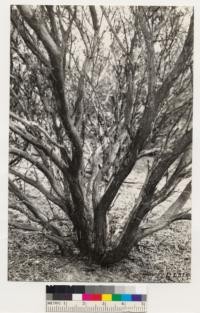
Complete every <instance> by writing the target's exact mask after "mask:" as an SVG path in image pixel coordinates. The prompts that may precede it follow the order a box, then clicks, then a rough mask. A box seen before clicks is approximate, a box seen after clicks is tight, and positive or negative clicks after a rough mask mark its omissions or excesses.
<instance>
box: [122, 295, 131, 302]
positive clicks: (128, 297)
mask: <svg viewBox="0 0 200 313" xmlns="http://www.w3.org/2000/svg"><path fill="white" fill-rule="evenodd" d="M121 301H132V295H128V294H121Z"/></svg>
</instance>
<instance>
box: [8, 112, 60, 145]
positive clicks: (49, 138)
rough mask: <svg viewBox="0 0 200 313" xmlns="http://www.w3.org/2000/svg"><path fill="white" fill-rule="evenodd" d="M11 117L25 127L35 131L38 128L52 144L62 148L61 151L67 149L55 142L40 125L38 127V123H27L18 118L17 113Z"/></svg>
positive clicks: (11, 114)
mask: <svg viewBox="0 0 200 313" xmlns="http://www.w3.org/2000/svg"><path fill="white" fill-rule="evenodd" d="M10 116H11V117H12V118H13V119H15V120H17V121H19V122H21V123H22V124H23V125H25V126H27V127H30V128H32V129H33V130H34V129H35V128H37V129H38V130H39V131H40V132H41V133H43V134H44V135H45V137H46V138H47V139H48V141H49V142H51V143H52V144H53V145H54V146H56V147H58V148H61V149H65V147H64V146H63V145H60V144H59V143H57V142H55V141H54V140H53V139H52V138H51V137H50V136H49V134H48V133H47V132H46V130H45V129H44V128H42V127H41V126H40V125H38V124H37V123H36V122H33V121H27V120H25V119H23V118H21V117H19V116H17V115H16V114H15V113H13V112H10Z"/></svg>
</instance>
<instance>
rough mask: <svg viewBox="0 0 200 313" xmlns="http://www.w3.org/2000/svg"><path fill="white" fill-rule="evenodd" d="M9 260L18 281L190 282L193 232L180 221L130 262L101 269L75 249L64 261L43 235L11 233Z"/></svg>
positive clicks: (143, 246)
mask: <svg viewBox="0 0 200 313" xmlns="http://www.w3.org/2000/svg"><path fill="white" fill-rule="evenodd" d="M183 233H184V234H185V235H184V237H183V236H182V234H183ZM8 260H9V262H8V279H9V280H14V281H80V282H81V281H84V282H87V281H88V282H129V283H131V282H148V283H150V282H189V281H190V261H191V260H190V231H189V227H188V222H187V221H185V222H176V223H174V224H173V225H171V227H170V228H169V229H167V230H163V231H160V232H159V233H157V234H154V235H153V236H151V237H148V238H146V239H144V240H143V241H142V242H141V245H140V246H139V250H138V249H136V248H134V249H133V250H132V251H131V253H130V255H129V257H128V258H127V259H125V260H123V261H121V262H119V263H118V264H115V265H112V266H110V267H108V268H101V267H100V266H98V265H96V264H93V263H90V262H89V261H88V260H87V259H85V258H83V257H81V256H80V255H79V254H78V251H76V250H75V249H74V251H73V253H72V251H71V250H70V251H69V256H67V257H65V258H63V257H62V256H61V255H60V254H59V251H58V250H57V249H56V247H55V246H54V245H53V244H52V243H50V242H48V241H47V240H46V239H45V238H43V237H42V236H41V235H39V234H35V233H32V232H26V233H25V232H23V231H19V230H18V231H16V230H11V231H10V235H9V250H8Z"/></svg>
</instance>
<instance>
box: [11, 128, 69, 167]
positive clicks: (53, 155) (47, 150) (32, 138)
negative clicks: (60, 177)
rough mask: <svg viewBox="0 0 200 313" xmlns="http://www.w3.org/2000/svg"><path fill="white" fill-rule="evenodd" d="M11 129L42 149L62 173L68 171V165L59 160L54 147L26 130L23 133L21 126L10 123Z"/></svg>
mask: <svg viewBox="0 0 200 313" xmlns="http://www.w3.org/2000/svg"><path fill="white" fill-rule="evenodd" d="M10 129H11V130H12V131H13V132H14V133H16V134H17V135H19V136H21V137H22V138H23V139H24V140H26V141H28V142H29V143H31V144H32V145H33V146H36V147H37V148H39V149H41V150H42V151H43V152H44V153H45V154H46V155H47V156H48V157H49V158H50V159H51V160H52V161H53V162H54V163H55V165H57V167H58V168H59V169H60V170H61V171H63V170H64V169H66V164H65V163H64V162H63V160H62V159H61V158H59V156H58V155H57V154H56V153H55V151H54V149H52V147H51V146H49V145H48V144H47V143H45V142H43V141H40V140H38V138H36V137H35V136H33V135H32V134H29V133H27V132H25V131H24V130H23V131H22V129H20V128H19V125H16V124H14V123H10Z"/></svg>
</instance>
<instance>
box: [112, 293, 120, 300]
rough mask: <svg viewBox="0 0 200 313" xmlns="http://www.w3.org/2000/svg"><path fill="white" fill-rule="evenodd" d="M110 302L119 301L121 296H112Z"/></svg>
mask: <svg viewBox="0 0 200 313" xmlns="http://www.w3.org/2000/svg"><path fill="white" fill-rule="evenodd" d="M112 301H121V295H117V294H114V295H112Z"/></svg>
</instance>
